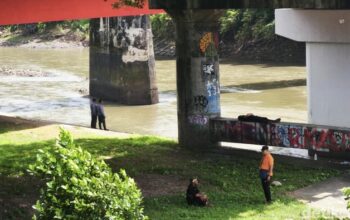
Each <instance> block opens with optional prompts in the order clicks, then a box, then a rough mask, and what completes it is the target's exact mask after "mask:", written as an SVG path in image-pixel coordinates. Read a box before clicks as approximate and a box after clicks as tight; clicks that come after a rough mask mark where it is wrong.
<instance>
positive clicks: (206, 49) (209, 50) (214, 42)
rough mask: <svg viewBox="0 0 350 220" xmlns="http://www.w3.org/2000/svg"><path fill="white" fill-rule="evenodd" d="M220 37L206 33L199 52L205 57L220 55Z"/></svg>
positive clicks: (201, 40) (201, 39) (202, 38)
mask: <svg viewBox="0 0 350 220" xmlns="http://www.w3.org/2000/svg"><path fill="white" fill-rule="evenodd" d="M218 49H219V35H218V34H217V33H212V32H206V33H204V34H203V35H202V37H201V38H200V40H199V50H200V52H201V54H202V55H204V56H205V57H214V56H217V55H218Z"/></svg>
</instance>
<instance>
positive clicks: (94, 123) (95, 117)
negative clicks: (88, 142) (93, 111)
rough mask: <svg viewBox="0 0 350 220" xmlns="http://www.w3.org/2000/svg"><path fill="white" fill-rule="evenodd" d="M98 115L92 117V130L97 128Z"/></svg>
mask: <svg viewBox="0 0 350 220" xmlns="http://www.w3.org/2000/svg"><path fill="white" fill-rule="evenodd" d="M96 123H97V115H91V128H96Z"/></svg>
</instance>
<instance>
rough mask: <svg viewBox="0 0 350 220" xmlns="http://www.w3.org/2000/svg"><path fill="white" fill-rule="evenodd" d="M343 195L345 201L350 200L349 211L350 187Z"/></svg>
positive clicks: (349, 206) (349, 207)
mask: <svg viewBox="0 0 350 220" xmlns="http://www.w3.org/2000/svg"><path fill="white" fill-rule="evenodd" d="M343 194H344V196H345V199H346V200H348V209H350V187H347V188H344V189H343Z"/></svg>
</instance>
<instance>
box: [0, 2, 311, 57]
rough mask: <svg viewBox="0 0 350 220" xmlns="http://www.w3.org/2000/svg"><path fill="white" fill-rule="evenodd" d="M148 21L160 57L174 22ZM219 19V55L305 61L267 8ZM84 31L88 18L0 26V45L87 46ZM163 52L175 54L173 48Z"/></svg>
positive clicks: (171, 38)
mask: <svg viewBox="0 0 350 220" xmlns="http://www.w3.org/2000/svg"><path fill="white" fill-rule="evenodd" d="M131 2H132V1H131ZM136 4H139V2H138V1H136ZM151 22H152V30H153V34H154V37H155V38H154V41H155V53H156V55H158V56H164V54H163V53H161V51H162V52H163V51H164V49H165V48H169V46H170V47H172V46H173V45H174V39H175V36H174V33H175V31H174V29H175V26H174V23H173V21H172V19H171V18H170V17H169V16H168V15H167V14H157V15H152V16H151ZM219 22H220V39H221V43H220V56H221V57H223V58H231V57H234V58H244V59H249V60H251V61H254V60H255V61H261V60H262V61H265V60H266V61H274V62H289V63H290V62H294V63H305V44H304V43H297V42H293V41H290V40H288V39H285V38H281V37H278V36H276V35H275V22H274V11H273V10H271V9H260V10H257V9H241V10H227V11H226V13H225V14H224V15H223V16H222V17H221V19H220V21H219ZM88 32H89V21H88V20H77V21H62V22H49V23H37V24H27V25H12V26H2V27H1V26H0V45H3V46H16V45H20V44H23V43H27V42H30V41H31V40H33V39H40V41H44V42H46V41H54V40H57V39H60V40H62V41H65V42H79V43H81V44H82V45H84V46H87V45H88V37H89V33H88ZM1 41H2V43H1ZM165 54H166V55H165V56H170V57H174V56H175V52H174V50H170V51H168V53H165Z"/></svg>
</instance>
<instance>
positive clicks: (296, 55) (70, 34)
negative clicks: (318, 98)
mask: <svg viewBox="0 0 350 220" xmlns="http://www.w3.org/2000/svg"><path fill="white" fill-rule="evenodd" d="M0 47H19V48H30V49H72V48H87V47H89V36H88V35H87V34H86V33H83V32H80V31H72V30H70V29H65V30H61V29H58V28H56V29H52V30H48V31H45V32H43V33H34V34H24V33H22V32H20V31H16V32H10V31H9V30H6V29H3V30H0ZM219 51H220V58H223V59H231V60H241V61H242V60H244V61H245V62H274V63H294V64H298V65H304V64H305V61H306V57H305V54H306V52H305V43H299V42H293V41H291V40H288V39H285V38H282V37H277V36H276V37H275V38H273V39H270V40H252V41H248V42H244V43H239V42H235V41H234V40H233V39H229V38H227V37H226V39H223V40H222V41H221V43H220V50H219ZM154 53H155V56H156V58H157V59H174V58H175V42H174V40H172V39H166V38H159V37H155V38H154Z"/></svg>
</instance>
